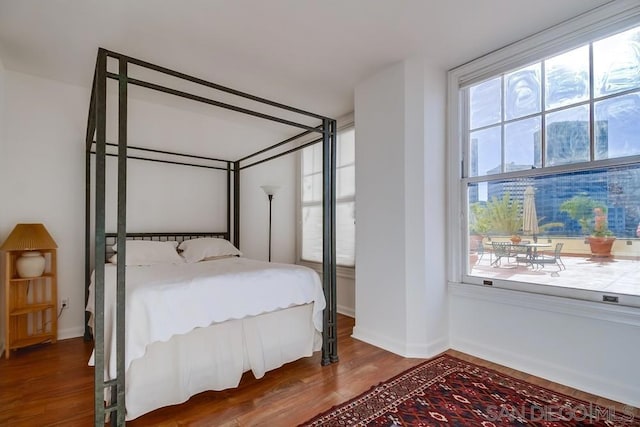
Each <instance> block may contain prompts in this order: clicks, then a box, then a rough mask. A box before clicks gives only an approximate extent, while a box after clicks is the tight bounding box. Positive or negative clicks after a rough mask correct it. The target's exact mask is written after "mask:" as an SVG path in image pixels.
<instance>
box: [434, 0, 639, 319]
mask: <svg viewBox="0 0 640 427" xmlns="http://www.w3.org/2000/svg"><path fill="white" fill-rule="evenodd" d="M638 25H640V5H638V2H637V1H634V0H620V1H616V2H613V3H608V4H606V5H604V6H601V7H599V8H596V9H593V10H592V11H590V12H587V13H585V14H583V15H580V16H578V17H576V18H573V19H571V20H568V21H566V22H564V23H562V24H560V25H557V26H555V27H552V28H549V29H547V30H545V31H542V32H540V33H538V34H535V35H533V36H531V37H529V38H527V39H524V40H521V41H519V42H517V43H514V44H511V45H509V46H506V47H504V48H502V49H499V50H497V51H495V52H492V53H490V54H488V55H486V56H483V57H481V58H478V59H476V60H474V61H471V62H469V63H467V64H465V65H462V66H460V67H458V68H455V69H453V70H450V71H449V73H448V89H447V95H448V106H447V131H448V137H447V163H448V165H449V169H448V172H447V183H448V189H449V191H448V196H447V211H448V217H449V218H451V221H450V223H449V225H448V233H449V236H450V237H451V238H450V239H449V242H450V244H449V246H448V250H447V260H448V261H447V274H448V277H449V283H450V284H452V285H454V286H455V285H457V284H468V285H473V286H482V287H483V288H488V286H484V281H483V278H482V277H475V276H470V275H468V274H466V273H465V270H464V265H466V264H465V263H467V262H468V259H467V258H468V257H467V255H466V254H467V253H468V247H467V245H468V243H467V233H466V230H467V197H466V187H465V186H464V185H463V181H462V176H463V172H464V171H463V159H464V154H465V150H466V149H467V144H466V141H467V135H466V129H464V127H463V118H464V117H466V116H467V115H468V112H467V111H465V110H464V108H465V107H464V106H465V105H466V104H465V103H464V100H463V99H462V96H463V95H462V93H461V92H462V91H461V90H460V89H461V88H464V87H468V86H471V85H472V84H475V83H479V82H482V81H484V80H488V79H490V78H493V77H496V76H498V75H500V74H501V73H505V72H509V71H512V70H515V69H518V68H520V67H524V66H526V65H529V64H531V63H535V62H538V61H540V60H541V59H543V58H545V57H551V56H555V55H557V54H560V53H563V52H565V51H568V50H571V49H573V48H576V47H579V46H581V45H584V44H587V43H589V42H591V41H593V40H595V39H598V38H603V37H606V36H608V35H611V34H613V33H616V32H622V31H624V30H626V29H629V28H632V27H635V26H638ZM607 163H609V164H618V163H620V162H619V161H618V160H616V159H613V160H611V161H609V160H607V161H602V162H599V163H598V165H599V166H603V165H606V164H607ZM509 175H511V174H509ZM513 175H514V177H515V176H516V175H517V173H514V174H513ZM483 178H488V179H491V177H483ZM492 287H494V288H502V289H510V290H516V291H521V292H522V291H523V292H528V293H534V294H545V295H551V296H559V297H566V298H572V299H578V300H587V301H597V302H602V300H603V299H602V297H603V295H604V294H605V293H603V292H597V291H588V290H583V289H573V288H562V287H554V286H549V285H539V284H534V283H522V282H517V283H516V282H510V281H501V280H495V279H492ZM616 295H618V296H619V305H620V306H632V307H640V297H637V296H632V295H619V294H616Z"/></svg>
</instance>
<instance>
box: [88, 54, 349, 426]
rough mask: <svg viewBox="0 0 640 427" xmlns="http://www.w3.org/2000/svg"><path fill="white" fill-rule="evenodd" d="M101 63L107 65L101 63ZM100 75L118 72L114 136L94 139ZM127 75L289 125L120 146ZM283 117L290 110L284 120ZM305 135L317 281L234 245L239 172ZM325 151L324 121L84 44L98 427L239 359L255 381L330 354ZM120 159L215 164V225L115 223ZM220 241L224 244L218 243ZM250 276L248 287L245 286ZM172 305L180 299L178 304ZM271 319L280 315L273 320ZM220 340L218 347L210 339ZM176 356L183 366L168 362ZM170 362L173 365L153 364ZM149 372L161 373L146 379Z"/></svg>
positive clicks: (220, 382)
mask: <svg viewBox="0 0 640 427" xmlns="http://www.w3.org/2000/svg"><path fill="white" fill-rule="evenodd" d="M113 65H116V67H115V68H117V72H113V71H109V68H110V66H111V68H114V67H113ZM132 65H133V66H135V67H136V69H137V70H140V69H143V70H150V71H152V72H154V73H160V75H164V76H170V77H171V78H175V79H179V81H186V82H189V83H190V84H196V85H199V86H202V87H205V88H208V89H214V90H215V91H217V92H216V93H221V94H230V95H233V96H234V97H237V98H238V99H240V100H250V101H251V102H252V103H253V104H256V105H261V106H265V107H266V109H265V110H260V109H249V108H246V107H245V106H244V105H246V104H241V103H240V102H238V104H237V105H236V104H232V103H229V102H226V100H225V102H222V101H220V100H216V99H211V98H207V97H203V96H199V95H196V94H193V93H189V92H185V91H182V90H178V89H175V88H171V87H168V86H165V85H163V84H158V83H156V82H151V81H146V80H143V79H140V78H137V77H133V76H132V73H131V71H130V68H129V67H130V66H132ZM108 79H113V80H115V81H117V83H118V85H117V86H118V89H117V105H118V108H117V143H111V142H107V136H106V135H107V131H106V130H107V125H108V123H107V122H108V121H109V120H110V119H111V118H110V117H109V116H108V115H107V96H108V94H109V95H110V96H113V94H111V93H110V91H107V80H108ZM129 85H135V86H137V87H142V88H146V89H149V90H151V91H154V92H160V93H166V94H170V95H173V96H176V97H180V98H184V99H188V100H191V101H195V102H198V103H204V104H208V105H212V106H215V107H219V108H223V109H226V110H231V111H234V112H237V113H240V114H244V115H248V116H253V117H256V118H259V119H263V120H269V121H273V122H277V123H280V124H282V125H286V126H290V127H293V128H297V129H302V130H303V131H302V132H300V133H297V134H295V135H293V136H291V137H288V138H286V139H284V140H282V141H280V142H277V143H275V144H272V145H269V146H267V147H265V148H261V149H260V150H258V151H256V152H255V153H253V154H250V155H247V156H244V157H241V158H239V159H217V158H212V157H207V156H197V155H191V154H181V153H178V152H172V151H167V150H158V149H152V148H148V147H139V146H133V145H129V144H128V140H127V139H128V138H127V121H128V111H127V98H128V91H127V88H128V86H129ZM274 112H275V113H274ZM294 116H295V117H302V118H303V119H302V120H297V119H296V120H293V119H292V117H294ZM302 122H310V123H309V124H305V123H302ZM315 143H321V144H322V147H323V156H322V163H323V178H322V190H323V193H322V194H323V209H322V211H323V268H322V280H321V281H320V279H319V277H318V275H317V273H315V272H314V271H312V270H310V269H308V268H306V267H302V266H297V265H286V264H277V263H267V262H262V261H256V260H249V259H247V258H244V257H242V253H241V252H240V250H241V248H240V230H241V227H240V225H241V224H240V209H241V206H240V179H241V172H242V171H243V170H245V169H247V168H251V167H253V166H256V165H258V164H262V163H264V162H267V161H269V160H273V159H276V158H279V157H281V156H284V155H287V154H290V153H293V152H295V151H297V150H300V149H302V148H304V147H306V146H309V145H311V144H315ZM274 153H275V154H274ZM92 156H95V165H94V166H93V165H92V163H93V162H92ZM107 157H113V158H114V159H117V160H116V161H117V226H116V230H115V232H114V233H108V232H107V230H106V208H107V206H106V199H107V197H106V193H105V192H106V175H107V174H106V159H107ZM335 157H336V121H335V120H333V119H330V118H328V117H324V116H321V115H318V114H314V113H310V112H307V111H304V110H300V109H297V108H293V107H289V106H286V105H283V104H280V103H277V102H274V101H270V100H267V99H264V98H260V97H257V96H253V95H250V94H247V93H244V92H240V91H237V90H234V89H230V88H227V87H224V86H220V85H217V84H214V83H210V82H207V81H204V80H202V79H199V78H196V77H192V76H189V75H186V74H183V73H179V72H176V71H173V70H169V69H167V68H164V67H160V66H157V65H153V64H150V63H148V62H145V61H141V60H138V59H135V58H131V57H128V56H126V55H122V54H119V53H115V52H112V51H108V50H105V49H102V48H100V49H99V50H98V55H97V60H96V67H95V72H94V78H93V87H92V92H91V101H90V107H89V116H88V123H87V133H86V176H85V179H86V194H85V198H86V206H85V214H86V223H85V280H86V298H87V310H88V311H87V317H86V320H87V322H86V327H85V338H86V339H91V338H92V337H93V340H94V354H93V355H92V361H91V363H92V364H93V365H94V366H95V387H94V404H95V424H96V425H104V423H105V419H106V418H107V417H108V418H111V419H112V421H113V422H115V423H116V424H117V425H122V424H124V422H125V419H132V418H135V417H137V416H139V415H141V414H144V413H146V412H149V411H151V410H153V409H155V408H158V407H161V406H166V405H168V404H173V403H180V402H184V401H186V400H187V399H188V398H189V396H191V395H193V394H195V393H199V392H201V391H204V390H222V389H225V388H230V387H235V386H236V385H237V382H238V381H239V376H241V375H242V373H243V372H246V371H248V370H251V371H253V373H254V375H255V376H256V377H258V378H259V377H260V376H262V375H264V372H266V371H269V370H271V369H275V368H277V367H279V366H281V365H282V364H284V363H287V362H290V361H293V360H296V359H298V358H300V357H305V356H309V355H310V354H311V352H313V351H315V350H318V349H319V348H320V347H321V349H322V356H321V363H322V365H328V364H330V363H334V362H337V361H338V353H337V333H336V332H337V325H336V289H335V286H336V263H335V199H336V194H335V180H336V170H335ZM131 159H134V160H136V161H151V162H159V163H168V164H172V165H180V166H184V167H198V168H210V169H216V170H221V171H224V176H225V177H226V228H227V229H226V230H209V231H204V232H191V231H189V232H179V231H176V232H164V233H130V232H128V231H127V218H126V212H127V209H126V208H127V198H126V193H127V161H128V160H131ZM92 169H95V170H92ZM92 197H94V198H95V205H94V206H92V203H91V199H92ZM92 216H93V221H92ZM231 242H232V243H233V244H231ZM212 248H213V249H212ZM220 248H224V249H222V251H221V252H220ZM92 249H93V260H94V261H93V262H92V257H91V252H92ZM179 250H181V253H180V254H179V253H178V251H179ZM212 250H213V252H211V251H212ZM125 271H126V277H125ZM230 283H231V284H232V286H229V284H230ZM256 283H259V284H260V286H259V287H257V288H256V287H255V284H256ZM212 289H214V290H215V292H218V293H217V294H216V296H212V294H210V292H214V291H212ZM232 290H233V291H232ZM221 295H224V297H223V296H221ZM248 295H255V298H248V297H247V296H248ZM241 300H244V302H242V304H241V303H240V301H241ZM185 306H186V307H189V309H188V310H185V309H184V307H185ZM240 306H242V309H239V308H238V307H240ZM182 312H186V313H185V314H184V315H183V314H181V313H182ZM167 319H169V320H167ZM125 324H126V327H125ZM279 325H286V331H283V329H282V328H281V327H279ZM221 342H223V343H224V345H223V346H221V345H219V344H220V343H221ZM177 360H182V361H183V362H184V363H182V362H181V363H179V364H178V363H176V361H177ZM174 365H175V369H173V368H172V369H167V366H172V367H173V366H174ZM159 371H162V372H164V374H163V375H162V376H158V372H159ZM154 379H155V382H154ZM125 380H126V381H125ZM105 402H106V404H105Z"/></svg>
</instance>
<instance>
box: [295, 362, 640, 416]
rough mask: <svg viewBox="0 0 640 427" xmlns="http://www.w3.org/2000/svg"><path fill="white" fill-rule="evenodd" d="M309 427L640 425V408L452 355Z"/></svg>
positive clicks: (420, 367) (376, 389)
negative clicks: (606, 402) (599, 401)
mask: <svg viewBox="0 0 640 427" xmlns="http://www.w3.org/2000/svg"><path fill="white" fill-rule="evenodd" d="M307 426H309V427H310V426H326V427H329V426H465V427H466V426H474V427H475V426H481V427H493V426H496V427H497V426H553V427H561V426H606V427H613V426H624V427H630V426H640V411H638V410H637V409H635V408H631V407H628V408H625V410H624V411H620V410H618V411H616V410H615V408H613V407H603V406H598V405H596V404H595V403H591V402H586V401H582V400H579V399H575V398H573V397H570V396H566V395H563V394H561V393H556V392H553V391H551V390H548V389H545V388H543V387H540V386H537V385H534V384H531V383H527V382H524V381H520V380H518V379H515V378H513V377H510V376H508V375H504V374H501V373H499V372H497V371H494V370H492V369H489V368H485V367H482V366H478V365H474V364H472V363H469V362H465V361H463V360H460V359H457V358H455V357H452V356H449V355H443V356H439V357H437V358H435V359H433V360H429V361H426V362H423V363H421V364H419V365H418V366H416V367H414V368H411V369H409V370H407V371H405V372H403V373H402V374H400V375H398V376H396V377H394V378H392V379H390V380H388V381H385V382H384V383H382V384H379V385H377V386H375V387H373V388H371V389H370V390H369V391H367V392H365V393H363V394H361V395H360V396H358V397H356V398H354V399H351V400H350V401H348V402H345V403H343V404H341V405H338V406H335V407H333V408H331V409H330V410H329V411H327V412H324V413H322V414H320V415H318V416H316V417H315V418H313V419H312V420H310V421H307V422H306V423H304V424H301V427H307Z"/></svg>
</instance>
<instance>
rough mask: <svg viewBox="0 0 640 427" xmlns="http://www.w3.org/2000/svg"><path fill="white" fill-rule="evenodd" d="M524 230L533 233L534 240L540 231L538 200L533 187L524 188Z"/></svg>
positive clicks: (525, 232)
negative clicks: (537, 209) (537, 211)
mask: <svg viewBox="0 0 640 427" xmlns="http://www.w3.org/2000/svg"><path fill="white" fill-rule="evenodd" d="M522 232H523V233H524V234H531V235H532V236H533V237H534V240H535V238H536V236H537V234H538V233H539V232H540V230H539V229H538V214H537V213H536V200H535V196H534V190H533V187H531V186H529V187H527V188H526V189H525V190H524V204H523V207H522Z"/></svg>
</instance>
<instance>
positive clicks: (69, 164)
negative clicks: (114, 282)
mask: <svg viewBox="0 0 640 427" xmlns="http://www.w3.org/2000/svg"><path fill="white" fill-rule="evenodd" d="M5 78H6V80H5V90H6V104H5V118H6V121H5V124H6V141H5V147H4V149H5V156H4V157H5V159H6V162H5V167H4V168H3V170H2V178H1V179H2V180H6V181H8V185H7V187H6V194H5V198H3V211H4V215H3V218H2V223H0V240H3V241H4V239H6V237H7V235H8V234H9V233H10V232H11V230H12V229H13V227H14V225H15V224H16V223H20V222H41V223H43V224H44V225H45V226H46V227H47V229H48V230H49V232H50V233H51V235H52V237H53V238H54V239H55V241H56V242H57V244H58V295H59V296H60V297H63V296H65V297H67V296H68V297H69V298H70V306H69V309H68V310H67V311H66V312H65V313H63V314H62V316H61V317H60V320H59V323H58V327H59V336H60V337H62V338H64V337H66V336H76V335H79V334H80V333H81V332H82V329H83V327H82V323H83V319H84V288H83V281H84V275H83V265H84V257H83V249H82V248H83V230H84V228H83V224H84V218H83V215H82V212H83V209H84V208H83V206H84V205H83V198H84V172H83V171H84V166H83V165H84V156H83V153H84V151H83V146H82V140H83V128H84V127H85V121H86V109H87V105H88V93H87V92H86V91H85V90H83V89H81V88H78V87H74V86H70V85H65V84H61V83H56V82H52V81H49V80H44V79H39V78H35V77H31V76H27V75H24V74H19V73H15V72H10V71H7V72H6V74H5ZM82 111H84V115H82V114H81V112H82ZM83 116H84V117H83Z"/></svg>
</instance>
